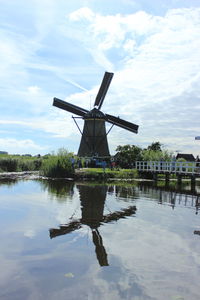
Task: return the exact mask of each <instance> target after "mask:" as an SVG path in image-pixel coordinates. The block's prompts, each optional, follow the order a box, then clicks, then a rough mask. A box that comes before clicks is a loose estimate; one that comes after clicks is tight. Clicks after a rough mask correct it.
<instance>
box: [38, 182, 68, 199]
mask: <svg viewBox="0 0 200 300" xmlns="http://www.w3.org/2000/svg"><path fill="white" fill-rule="evenodd" d="M40 183H41V185H42V187H43V189H44V190H47V191H48V193H50V194H52V195H54V196H56V198H57V200H58V201H59V200H65V201H66V197H68V198H70V199H71V198H72V197H73V194H74V182H73V181H71V182H69V181H66V180H60V179H59V180H42V181H41V180H40Z"/></svg>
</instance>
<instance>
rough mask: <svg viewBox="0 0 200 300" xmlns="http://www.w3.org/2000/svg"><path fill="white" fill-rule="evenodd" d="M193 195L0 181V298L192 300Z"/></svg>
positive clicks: (197, 271) (197, 226) (196, 268)
mask: <svg viewBox="0 0 200 300" xmlns="http://www.w3.org/2000/svg"><path fill="white" fill-rule="evenodd" d="M198 194H200V189H199V187H198V186H197V187H196V190H194V189H193V190H191V188H190V185H189V184H187V183H183V185H182V186H181V187H178V188H177V187H176V185H175V184H174V183H170V185H169V186H165V185H164V183H161V184H158V185H155V184H153V183H152V182H146V183H145V182H138V183H131V184H124V183H121V184H120V183H117V184H100V183H86V182H81V183H73V182H66V181H56V180H51V181H48V180H19V181H8V180H1V181H0V228H1V230H0V265H1V272H0V299H1V300H4V299H5V300H40V299H41V300H44V299H48V300H55V299H56V300H63V299H65V300H66V299H70V300H79V299H87V300H90V299H91V300H101V299H109V300H112V299H113V300H118V299H119V300H121V299H128V300H132V299H133V300H183V299H185V300H199V299H200V298H199V297H200V284H199V278H200V235H199V233H200V216H199V214H198V209H199V205H200V200H199V196H198Z"/></svg>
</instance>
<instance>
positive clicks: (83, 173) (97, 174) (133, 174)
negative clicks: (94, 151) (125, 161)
mask: <svg viewBox="0 0 200 300" xmlns="http://www.w3.org/2000/svg"><path fill="white" fill-rule="evenodd" d="M76 177H78V178H84V179H94V180H95V179H96V180H101V179H107V178H116V179H119V178H122V179H134V178H138V172H137V170H136V169H119V170H118V169H115V170H110V169H108V168H106V169H105V171H104V170H103V169H102V168H87V169H83V170H77V171H76Z"/></svg>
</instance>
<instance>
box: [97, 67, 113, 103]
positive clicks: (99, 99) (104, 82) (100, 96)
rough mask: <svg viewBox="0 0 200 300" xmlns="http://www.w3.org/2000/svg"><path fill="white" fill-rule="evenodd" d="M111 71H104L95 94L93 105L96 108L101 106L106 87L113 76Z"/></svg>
mask: <svg viewBox="0 0 200 300" xmlns="http://www.w3.org/2000/svg"><path fill="white" fill-rule="evenodd" d="M113 75H114V74H113V73H109V72H105V74H104V77H103V80H102V83H101V86H100V89H99V92H98V94H97V96H96V99H95V103H94V106H98V109H100V108H101V106H102V104H103V101H104V98H105V96H106V93H107V91H108V88H109V86H110V83H111V80H112V78H113Z"/></svg>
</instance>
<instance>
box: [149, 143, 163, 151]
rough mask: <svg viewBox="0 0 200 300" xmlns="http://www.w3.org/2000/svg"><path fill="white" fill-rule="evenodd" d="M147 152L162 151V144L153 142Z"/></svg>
mask: <svg viewBox="0 0 200 300" xmlns="http://www.w3.org/2000/svg"><path fill="white" fill-rule="evenodd" d="M147 150H153V151H162V144H161V143H160V142H153V143H152V144H151V145H149V146H148V147H147Z"/></svg>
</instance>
